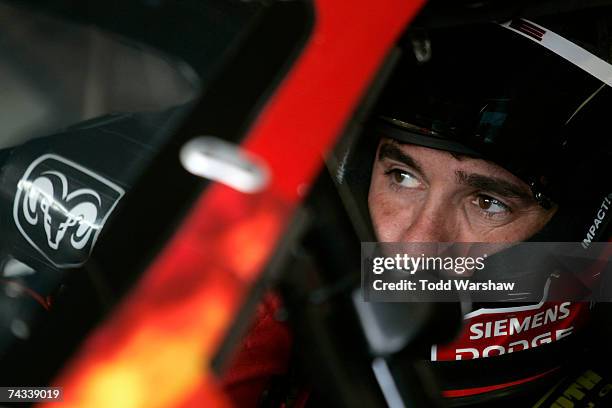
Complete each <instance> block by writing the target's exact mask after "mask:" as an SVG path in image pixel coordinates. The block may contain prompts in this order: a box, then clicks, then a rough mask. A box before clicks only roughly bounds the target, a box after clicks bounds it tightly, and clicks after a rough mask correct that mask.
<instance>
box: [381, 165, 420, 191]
mask: <svg viewBox="0 0 612 408" xmlns="http://www.w3.org/2000/svg"><path fill="white" fill-rule="evenodd" d="M385 174H386V175H388V176H389V177H391V180H392V181H393V182H394V183H395V184H398V185H400V186H402V187H406V188H416V187H419V186H420V185H421V182H420V181H419V180H418V179H417V178H416V177H414V176H413V175H412V174H410V173H408V172H407V171H405V170H401V169H391V170H388V171H386V172H385Z"/></svg>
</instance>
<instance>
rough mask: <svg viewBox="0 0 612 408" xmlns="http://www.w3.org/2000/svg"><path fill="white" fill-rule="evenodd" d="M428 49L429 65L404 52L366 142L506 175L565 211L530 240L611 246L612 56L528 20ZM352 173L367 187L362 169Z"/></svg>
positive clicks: (463, 31) (488, 27) (478, 28)
mask: <svg viewBox="0 0 612 408" xmlns="http://www.w3.org/2000/svg"><path fill="white" fill-rule="evenodd" d="M584 37H585V36H583V38H584ZM427 41H428V43H429V45H428V46H429V47H430V49H431V55H430V57H429V58H427V59H426V60H425V61H424V60H423V58H417V56H416V54H415V53H414V52H412V49H409V48H408V49H404V52H403V55H402V57H401V59H400V61H399V63H398V64H397V67H396V68H395V70H394V72H393V73H392V75H391V77H390V79H389V81H388V83H387V86H386V88H385V90H384V91H383V93H382V96H381V97H380V98H379V101H378V103H377V105H376V107H375V108H374V114H373V115H372V119H371V120H370V123H369V124H368V125H367V127H368V128H369V130H368V131H367V132H366V133H367V134H369V135H371V134H372V133H375V134H376V135H378V136H386V137H391V138H394V139H397V140H399V141H402V142H406V143H412V144H417V145H422V146H426V147H430V148H435V149H442V150H446V151H450V152H453V153H457V154H463V155H468V156H472V157H476V158H482V159H485V160H489V161H491V162H494V163H496V164H499V165H501V166H502V167H504V168H506V169H507V170H509V171H510V172H511V173H513V174H514V175H516V176H518V177H519V178H520V179H522V180H524V181H525V182H526V183H527V184H528V185H529V186H530V187H531V189H532V191H533V194H534V197H535V198H536V199H537V200H538V202H539V203H540V204H541V205H542V206H544V207H550V206H552V205H558V207H559V209H558V211H557V213H556V215H555V217H554V218H553V220H551V222H549V223H548V225H547V226H546V228H544V230H543V231H541V232H539V233H538V234H537V235H536V236H534V237H532V240H540V241H542V240H545V241H584V242H585V243H586V244H585V245H588V244H589V242H594V241H605V240H607V239H608V235H609V233H608V232H606V231H607V230H606V226H607V225H608V224H609V219H610V218H611V217H612V216H611V215H610V214H612V211H608V209H609V208H610V209H612V205H610V204H611V203H612V179H610V175H611V174H612V173H611V172H610V167H609V166H610V163H612V137H610V135H609V134H608V132H609V124H608V115H609V112H610V109H611V108H612V88H611V85H612V65H610V64H609V63H608V62H607V61H606V58H607V55H605V51H609V48H608V49H606V50H603V51H604V52H602V53H599V55H596V54H598V50H597V49H596V48H593V47H589V46H586V45H585V43H584V42H583V41H581V40H577V39H572V40H570V39H567V38H564V37H563V36H561V35H559V34H557V33H555V32H553V31H550V30H548V29H546V28H544V27H542V26H541V25H538V24H536V23H533V22H531V21H528V20H524V19H515V20H512V21H510V22H507V23H505V24H497V23H486V24H479V25H470V26H464V27H460V28H457V27H454V28H447V29H438V30H433V31H431V32H430V33H429V35H428V39H427ZM579 44H580V45H579ZM608 44H609V43H608ZM587 48H588V49H587ZM370 142H371V140H370ZM368 149H369V150H370V153H369V154H370V156H372V153H371V151H372V146H371V144H370V146H369V147H368ZM357 150H359V149H357ZM371 159H372V158H371V157H370V160H371ZM357 162H358V163H357ZM353 163H355V164H354V166H353V168H354V169H356V167H361V170H359V171H358V172H361V175H360V177H359V178H360V179H361V183H363V176H364V175H365V173H364V170H363V163H364V162H363V160H357V161H353ZM348 167H349V170H350V168H351V166H350V164H349V166H348ZM369 170H370V169H368V170H367V171H369ZM348 173H349V174H347V176H346V177H347V181H348V179H350V177H352V176H351V174H350V171H349V172H348ZM595 224H596V227H593V226H594V225H595Z"/></svg>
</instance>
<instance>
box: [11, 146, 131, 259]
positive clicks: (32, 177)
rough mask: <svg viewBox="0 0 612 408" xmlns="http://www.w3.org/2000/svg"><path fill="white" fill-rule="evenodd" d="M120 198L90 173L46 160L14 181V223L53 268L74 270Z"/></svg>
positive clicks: (111, 185)
mask: <svg viewBox="0 0 612 408" xmlns="http://www.w3.org/2000/svg"><path fill="white" fill-rule="evenodd" d="M123 194H124V191H123V189H122V188H121V187H119V186H117V185H116V184H114V183H112V182H111V181H109V180H107V179H105V178H103V177H102V176H100V175H98V174H96V173H94V172H93V171H91V170H88V169H86V168H84V167H82V166H80V165H78V164H76V163H74V162H72V161H70V160H67V159H65V158H63V157H60V156H57V155H54V154H46V155H43V156H41V157H39V158H38V159H36V160H34V161H33V162H32V164H30V165H29V166H28V168H27V170H26V171H25V173H24V175H23V176H22V177H21V180H19V183H18V184H17V193H16V195H15V202H14V205H13V217H14V219H15V223H16V225H17V228H18V229H19V231H20V232H21V234H22V235H23V236H24V238H25V239H26V240H27V241H28V242H29V243H30V244H31V245H32V246H33V247H34V248H36V249H37V250H38V252H40V253H41V254H42V255H43V256H44V257H45V258H46V259H47V260H48V261H50V262H51V263H52V264H53V265H55V266H56V267H71V266H79V265H82V264H83V263H85V261H86V260H87V258H88V257H89V254H90V253H91V250H92V249H93V246H94V244H95V242H96V239H97V238H98V234H99V233H100V231H101V230H102V227H103V226H104V223H105V222H106V219H107V218H108V216H109V215H110V213H111V212H112V211H113V209H114V208H115V206H116V205H117V203H118V202H119V200H120V199H121V197H122V196H123Z"/></svg>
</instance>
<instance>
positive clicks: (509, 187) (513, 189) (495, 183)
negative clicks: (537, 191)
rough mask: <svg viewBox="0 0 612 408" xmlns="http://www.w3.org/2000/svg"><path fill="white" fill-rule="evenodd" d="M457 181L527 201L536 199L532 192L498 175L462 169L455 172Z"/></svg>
mask: <svg viewBox="0 0 612 408" xmlns="http://www.w3.org/2000/svg"><path fill="white" fill-rule="evenodd" d="M455 175H456V176H457V181H458V182H459V183H461V184H465V185H468V186H470V187H474V188H477V189H479V190H485V191H488V192H491V193H495V194H499V195H500V196H502V197H507V198H519V199H521V200H523V201H525V202H526V203H529V202H533V201H535V199H534V198H533V195H532V194H531V192H528V191H526V190H525V189H524V188H522V187H521V186H519V185H518V184H515V183H512V182H510V181H507V180H504V179H500V178H498V177H489V176H483V175H482V174H476V173H470V174H468V173H466V172H464V171H461V170H457V171H456V172H455Z"/></svg>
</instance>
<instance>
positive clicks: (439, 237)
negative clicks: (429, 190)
mask: <svg viewBox="0 0 612 408" xmlns="http://www.w3.org/2000/svg"><path fill="white" fill-rule="evenodd" d="M411 218H412V219H411V220H409V221H408V222H406V223H405V224H404V225H405V228H404V230H403V231H402V235H401V241H402V242H454V241H458V237H459V228H458V225H457V216H456V214H455V210H454V209H453V207H452V205H451V204H450V203H449V200H448V198H444V197H436V196H432V195H430V196H429V197H428V198H427V199H426V200H425V201H423V202H422V203H421V204H420V205H419V206H418V207H417V208H416V209H415V211H413V212H412V214H411Z"/></svg>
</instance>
